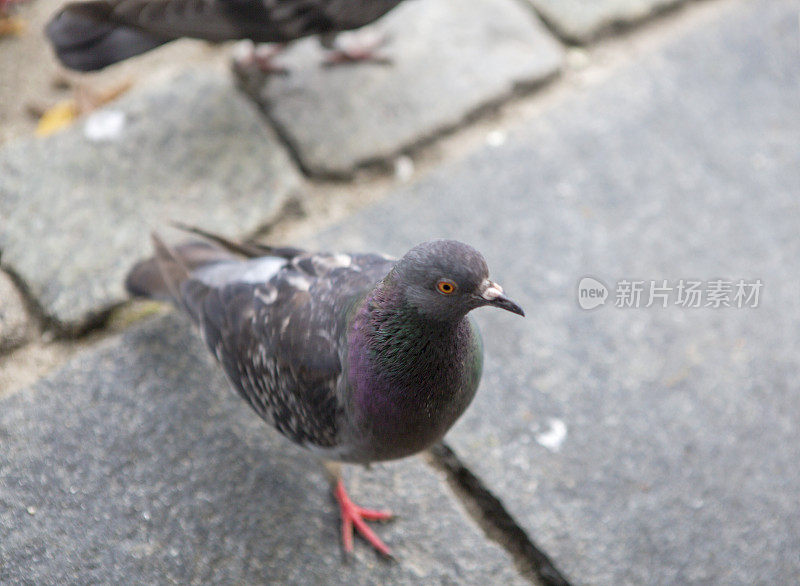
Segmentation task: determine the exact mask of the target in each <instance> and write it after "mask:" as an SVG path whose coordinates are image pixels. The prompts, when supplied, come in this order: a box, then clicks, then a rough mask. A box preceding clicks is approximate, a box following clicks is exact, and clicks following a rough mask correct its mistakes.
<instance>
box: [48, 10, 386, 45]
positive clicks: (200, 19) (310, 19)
mask: <svg viewBox="0 0 800 586" xmlns="http://www.w3.org/2000/svg"><path fill="white" fill-rule="evenodd" d="M398 3H399V0H366V1H364V0H359V1H352V0H346V1H344V0H91V1H89V2H75V3H72V4H68V5H67V6H66V7H65V8H64V9H63V10H62V12H65V13H71V14H73V15H75V16H78V15H80V16H81V17H83V18H84V19H91V20H94V21H96V22H98V23H105V24H109V25H112V24H113V25H118V26H127V27H131V28H134V29H138V30H140V31H146V32H147V33H148V34H149V35H152V36H154V37H156V38H161V39H177V38H180V37H193V38H198V39H206V40H209V41H226V40H231V39H251V40H253V41H256V42H289V41H293V40H295V39H299V38H301V37H305V36H308V35H313V34H324V33H331V32H337V31H340V30H344V29H347V28H355V27H358V26H362V25H363V24H366V23H368V22H371V21H372V20H375V19H376V18H378V17H380V16H381V15H383V14H384V13H385V12H387V11H388V10H390V9H391V8H392V7H394V6H395V5H396V4H398Z"/></svg>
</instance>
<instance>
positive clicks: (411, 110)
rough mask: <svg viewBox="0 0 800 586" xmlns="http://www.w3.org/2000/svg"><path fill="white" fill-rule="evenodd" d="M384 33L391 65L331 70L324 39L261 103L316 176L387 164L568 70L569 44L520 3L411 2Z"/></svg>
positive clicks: (274, 81)
mask: <svg viewBox="0 0 800 586" xmlns="http://www.w3.org/2000/svg"><path fill="white" fill-rule="evenodd" d="M376 30H377V31H380V32H381V33H383V34H385V35H386V36H387V38H388V39H389V43H388V45H387V46H386V47H385V48H384V49H382V53H383V54H385V55H387V56H389V57H390V58H391V60H392V63H391V65H379V64H370V63H362V64H358V65H356V66H342V67H334V68H326V67H321V66H320V63H321V61H322V60H323V53H322V50H321V49H320V47H319V45H318V43H317V42H316V40H315V39H308V40H307V41H303V42H300V43H296V44H295V45H293V47H292V48H291V49H290V50H289V52H288V53H286V54H285V55H283V56H281V57H280V58H279V59H278V61H279V62H280V63H281V64H282V65H286V66H287V67H288V68H289V69H290V72H291V73H290V75H288V76H285V77H272V78H270V79H269V81H268V83H267V84H266V85H265V86H264V88H263V89H262V90H261V92H260V94H261V95H260V97H259V98H258V99H259V100H260V101H261V102H262V103H263V104H264V105H265V107H266V108H267V111H268V112H269V115H270V116H271V117H272V119H273V120H274V121H275V122H276V124H278V125H279V127H280V128H281V129H282V134H283V135H284V136H285V137H286V138H287V139H288V140H289V142H290V143H291V144H292V145H293V147H294V149H295V150H296V152H297V155H298V157H299V158H300V160H301V162H302V164H303V166H304V167H305V168H306V169H307V170H309V171H310V172H312V173H317V174H333V175H346V174H348V173H351V172H352V171H353V170H354V169H355V167H357V166H358V165H359V164H362V163H366V162H375V161H380V160H385V159H387V158H390V157H392V156H394V155H396V154H397V153H398V152H400V151H402V149H404V148H407V147H409V146H411V145H413V144H415V143H418V142H419V141H422V140H424V139H426V138H429V137H431V136H433V135H436V134H437V133H440V132H442V131H443V130H445V129H448V128H451V127H453V126H455V125H457V124H458V123H459V122H461V121H463V120H464V119H465V118H466V117H468V116H469V115H470V114H472V113H474V112H475V111H476V110H478V109H479V108H481V107H483V106H486V105H488V104H491V103H496V102H497V101H499V100H502V99H504V98H508V97H509V96H510V95H512V94H513V92H514V90H515V88H518V87H525V86H530V85H532V84H535V83H537V82H541V81H542V80H544V79H546V78H548V77H550V76H552V75H553V74H555V73H556V72H557V71H558V70H559V68H560V67H561V62H562V59H563V51H562V49H561V47H560V45H559V44H558V43H557V42H556V41H555V40H554V39H553V37H552V36H551V35H550V34H549V33H548V32H547V31H546V29H545V28H544V27H543V26H542V25H541V23H540V22H539V21H538V20H537V19H536V16H535V15H534V14H533V11H528V10H526V9H525V8H524V7H522V6H520V5H519V4H518V3H517V2H515V1H514V0H472V1H470V2H463V3H461V4H459V6H458V10H453V5H452V3H451V2H448V1H447V0H425V1H423V2H407V3H404V4H402V5H401V6H399V7H398V8H397V9H396V10H394V11H392V12H391V13H390V14H389V15H388V16H387V17H386V18H384V19H382V20H381V21H380V22H379V24H378V25H376Z"/></svg>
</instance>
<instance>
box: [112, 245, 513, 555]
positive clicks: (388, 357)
mask: <svg viewBox="0 0 800 586" xmlns="http://www.w3.org/2000/svg"><path fill="white" fill-rule="evenodd" d="M194 231H195V232H197V233H202V232H200V231H199V230H194ZM202 234H205V235H206V236H207V237H208V238H210V239H212V240H213V241H214V242H215V244H213V245H212V244H210V243H206V242H193V243H189V244H185V245H182V246H178V247H174V248H171V247H168V246H167V245H166V244H164V243H163V242H162V241H161V240H160V239H159V238H158V237H157V236H156V235H154V236H153V240H154V245H155V256H154V257H153V258H151V259H148V260H144V261H141V262H140V263H139V264H137V265H136V266H135V267H134V268H133V270H132V271H131V272H130V274H129V275H128V279H127V282H126V286H127V288H128V290H129V291H130V292H131V293H132V294H133V295H136V296H144V297H150V298H161V299H165V300H171V301H172V302H174V303H175V304H176V305H177V306H178V307H180V308H182V309H183V310H184V311H186V312H187V313H188V314H189V316H190V317H191V318H192V320H193V321H194V323H195V324H196V325H197V326H198V327H199V330H200V333H201V335H202V337H203V339H204V340H205V342H206V344H207V345H208V348H209V350H211V352H212V353H213V354H214V356H215V357H216V358H217V360H218V361H219V362H220V363H221V364H222V366H223V368H224V369H225V372H226V373H227V375H228V378H229V379H230V380H231V382H232V383H233V386H234V387H235V388H236V390H237V391H238V392H239V394H240V395H241V396H242V397H243V398H244V399H245V400H246V401H247V402H248V403H249V404H250V406H251V407H252V408H253V409H254V410H255V411H256V412H257V413H258V414H259V415H260V416H261V417H262V418H264V419H265V420H266V421H267V422H268V423H271V424H272V425H273V426H274V427H275V428H276V429H277V430H278V431H279V432H281V433H282V434H283V435H285V436H286V437H288V438H289V439H290V440H292V441H294V442H296V443H298V444H301V445H302V446H304V447H306V448H308V449H310V450H312V451H313V452H315V453H316V454H317V455H318V456H319V457H320V458H321V459H322V460H323V461H325V462H327V463H330V465H329V470H330V471H331V472H332V474H333V478H334V481H335V482H334V490H335V495H336V498H337V500H338V502H339V506H340V509H341V514H342V523H343V526H342V527H343V528H342V531H343V539H344V548H345V550H346V551H350V550H351V549H352V528H353V525H355V527H356V529H357V530H358V531H359V532H360V533H361V534H362V535H363V536H364V537H365V538H366V539H367V540H368V541H369V542H370V543H371V544H372V545H373V546H374V547H375V548H376V549H377V550H378V551H380V552H381V553H383V554H385V555H390V551H389V549H388V547H387V546H386V545H385V544H384V543H383V542H382V541H381V540H380V539H379V538H378V537H377V535H375V533H374V532H373V531H372V530H371V529H370V528H369V527H368V526H367V525H366V523H365V522H364V521H366V520H378V519H386V518H389V516H390V515H391V513H388V512H385V511H370V510H366V509H362V508H360V507H358V506H356V505H355V504H353V503H352V501H350V499H349V497H348V496H347V493H346V491H345V489H344V485H343V484H342V480H341V476H340V474H339V469H338V463H339V462H346V463H361V464H368V463H370V462H374V461H380V460H391V459H396V458H402V457H405V456H410V455H412V454H414V453H417V452H419V451H421V450H423V449H425V448H427V447H428V446H430V445H431V444H432V443H434V442H436V441H437V440H439V439H440V438H441V437H442V436H443V435H444V434H445V432H446V431H447V430H448V429H449V428H450V427H451V426H452V425H453V424H454V423H455V421H456V420H457V419H458V417H459V416H460V415H461V414H462V413H463V412H464V410H465V409H466V408H467V406H468V405H469V403H470V402H471V401H472V398H473V396H474V395H475V391H476V389H477V388H478V382H479V380H480V376H481V368H482V364H483V346H482V342H481V337H480V334H479V332H478V329H477V326H476V325H475V324H474V323H473V321H472V319H471V318H470V317H469V316H468V315H467V314H468V313H469V312H470V311H471V310H473V309H475V308H477V307H482V306H485V305H488V306H491V307H499V308H501V309H506V310H508V311H511V312H513V313H517V314H519V315H524V313H523V311H522V309H521V308H520V306H519V305H517V304H516V303H515V302H513V301H511V300H510V299H509V298H508V297H506V295H505V294H504V293H503V289H502V288H501V287H500V286H499V285H497V284H496V283H494V282H492V281H491V280H489V272H488V269H487V267H486V261H485V260H484V258H483V256H482V255H481V254H480V253H479V252H478V251H477V250H475V249H474V248H472V247H471V246H468V245H467V244H463V243H461V242H457V241H455V240H432V241H430V242H424V243H422V244H419V245H418V246H415V247H414V248H412V249H411V250H410V251H409V252H407V253H406V255H405V256H403V258H401V259H400V260H394V259H391V258H388V257H386V256H382V255H378V254H332V253H310V252H305V251H302V250H298V249H294V248H271V247H262V246H260V245H240V244H236V243H233V242H230V241H227V240H224V239H222V238H221V237H218V236H214V235H209V234H206V233H202ZM242 256H244V257H247V258H244V259H243V258H242Z"/></svg>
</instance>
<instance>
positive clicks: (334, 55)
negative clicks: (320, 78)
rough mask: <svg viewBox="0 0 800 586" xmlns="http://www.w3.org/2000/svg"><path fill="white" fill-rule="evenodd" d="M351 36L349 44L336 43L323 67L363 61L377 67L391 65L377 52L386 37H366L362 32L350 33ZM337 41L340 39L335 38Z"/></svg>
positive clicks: (380, 35)
mask: <svg viewBox="0 0 800 586" xmlns="http://www.w3.org/2000/svg"><path fill="white" fill-rule="evenodd" d="M370 32H371V31H370ZM351 35H352V36H350V37H349V41H350V42H349V43H345V42H337V43H336V45H335V46H334V47H333V50H332V51H330V52H329V53H328V56H327V57H326V59H325V61H323V63H322V64H323V65H324V66H325V67H333V66H336V65H347V64H352V63H362V62H365V61H366V62H370V63H377V64H379V65H390V64H391V63H392V60H391V59H390V58H389V57H386V56H385V55H380V54H378V50H379V49H381V48H382V47H383V46H384V45H385V44H386V42H387V37H386V35H384V34H375V33H372V34H370V35H367V34H364V32H360V33H351ZM340 37H341V35H340ZM339 40H340V39H338V38H337V41H339Z"/></svg>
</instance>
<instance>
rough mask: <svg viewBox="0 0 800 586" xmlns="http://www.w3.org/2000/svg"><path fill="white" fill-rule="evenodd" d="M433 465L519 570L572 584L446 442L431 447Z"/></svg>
mask: <svg viewBox="0 0 800 586" xmlns="http://www.w3.org/2000/svg"><path fill="white" fill-rule="evenodd" d="M429 454H430V456H431V458H430V459H431V464H432V465H433V466H434V467H436V468H438V469H440V470H442V471H444V472H445V474H446V475H447V480H448V483H449V484H450V486H451V488H453V490H454V492H455V493H456V495H457V496H458V497H459V498H460V499H461V501H462V502H463V503H464V505H465V506H466V508H467V511H469V513H470V514H471V515H472V516H473V518H474V519H475V520H476V521H477V522H478V524H479V525H480V526H481V528H482V529H483V530H484V531H485V533H486V535H487V537H489V538H490V539H492V540H493V541H495V542H497V543H498V544H500V545H501V546H502V547H503V548H504V549H505V550H506V551H507V552H508V553H509V554H510V555H511V557H512V558H513V559H514V563H515V565H516V567H517V569H518V570H519V571H520V572H521V573H522V575H523V576H525V577H526V578H528V579H530V580H531V581H532V582H534V583H540V584H545V585H546V586H570V583H569V581H568V580H567V579H566V578H565V577H564V575H563V574H562V573H561V572H559V570H558V569H557V568H556V567H555V565H554V564H553V561H552V560H551V559H550V558H549V557H548V555H547V554H546V553H545V552H544V551H543V550H542V549H541V548H540V547H538V546H537V545H536V544H535V543H534V542H533V540H531V538H530V537H529V536H528V534H527V533H526V532H525V530H524V529H523V528H522V527H521V526H520V525H519V524H518V523H517V522H516V521H515V520H514V518H513V517H512V516H511V515H510V514H509V512H508V511H507V510H506V508H505V507H504V506H503V503H502V502H501V501H500V499H498V498H497V497H496V496H495V495H494V494H492V492H491V491H490V490H489V489H488V488H487V487H486V485H485V484H484V483H483V482H482V481H481V480H480V478H478V477H477V476H475V474H473V473H472V472H471V471H470V470H469V469H468V468H467V467H466V466H465V465H464V464H463V463H462V462H461V460H460V459H459V457H458V456H457V455H456V453H455V452H454V451H453V450H452V449H451V448H450V446H448V445H447V444H446V443H444V442H440V443H438V444H436V445H435V446H433V447H432V448H431V449H430V450H429Z"/></svg>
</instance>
